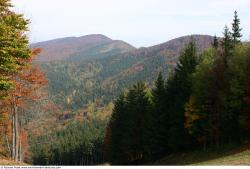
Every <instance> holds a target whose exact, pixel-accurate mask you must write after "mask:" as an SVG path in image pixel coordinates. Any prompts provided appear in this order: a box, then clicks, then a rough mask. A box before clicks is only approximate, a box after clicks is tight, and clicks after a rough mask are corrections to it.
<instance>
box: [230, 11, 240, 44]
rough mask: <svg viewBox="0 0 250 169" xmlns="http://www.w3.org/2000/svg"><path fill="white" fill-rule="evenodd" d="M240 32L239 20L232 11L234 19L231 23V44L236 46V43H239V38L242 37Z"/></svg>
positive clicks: (235, 12)
mask: <svg viewBox="0 0 250 169" xmlns="http://www.w3.org/2000/svg"><path fill="white" fill-rule="evenodd" d="M241 30H242V28H240V19H239V18H238V14H237V11H234V19H233V23H232V33H231V34H232V40H233V44H234V45H236V44H237V43H240V38H241V37H242V35H241V33H240V32H241Z"/></svg>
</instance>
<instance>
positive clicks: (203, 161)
mask: <svg viewBox="0 0 250 169" xmlns="http://www.w3.org/2000/svg"><path fill="white" fill-rule="evenodd" d="M154 165H210V166H211V165H250V145H246V146H242V147H240V148H226V149H224V150H221V151H193V152H189V153H181V154H174V155H170V156H167V157H165V158H163V159H161V160H159V161H157V162H155V164H154Z"/></svg>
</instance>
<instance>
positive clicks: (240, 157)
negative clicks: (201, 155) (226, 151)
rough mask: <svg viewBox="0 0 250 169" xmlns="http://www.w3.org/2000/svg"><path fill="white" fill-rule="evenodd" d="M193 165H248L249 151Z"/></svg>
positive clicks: (249, 160)
mask: <svg viewBox="0 0 250 169" xmlns="http://www.w3.org/2000/svg"><path fill="white" fill-rule="evenodd" d="M194 165H250V150H245V151H243V152H240V153H236V154H233V155H228V156H225V157H221V158H217V159H213V160H208V161H204V162H201V163H196V164H194Z"/></svg>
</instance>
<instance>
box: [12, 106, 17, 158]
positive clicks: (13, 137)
mask: <svg viewBox="0 0 250 169" xmlns="http://www.w3.org/2000/svg"><path fill="white" fill-rule="evenodd" d="M11 111H12V159H13V160H14V159H15V152H16V151H15V145H16V143H15V138H16V135H15V112H14V109H13V108H12V109H11Z"/></svg>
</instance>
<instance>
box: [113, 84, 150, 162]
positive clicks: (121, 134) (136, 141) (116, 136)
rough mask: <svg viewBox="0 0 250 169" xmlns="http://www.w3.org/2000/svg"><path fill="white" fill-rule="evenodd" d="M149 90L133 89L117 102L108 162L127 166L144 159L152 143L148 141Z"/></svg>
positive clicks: (138, 87) (142, 85)
mask: <svg viewBox="0 0 250 169" xmlns="http://www.w3.org/2000/svg"><path fill="white" fill-rule="evenodd" d="M146 95H147V94H146V87H145V84H143V83H137V84H136V85H134V86H133V87H132V88H131V89H130V90H129V91H128V93H127V94H126V95H125V96H124V95H121V96H120V97H119V98H118V99H117V101H116V102H115V108H114V111H113V115H112V117H111V120H110V124H109V127H110V129H111V134H110V138H108V139H109V140H110V144H109V145H108V154H109V159H110V160H111V162H112V163H114V164H126V163H128V162H131V161H134V162H136V161H141V160H143V159H145V157H146V155H147V153H148V151H147V150H148V149H147V145H148V142H149V141H150V140H148V139H149V138H147V124H148V120H149V119H148V106H149V99H148V98H147V96H146Z"/></svg>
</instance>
